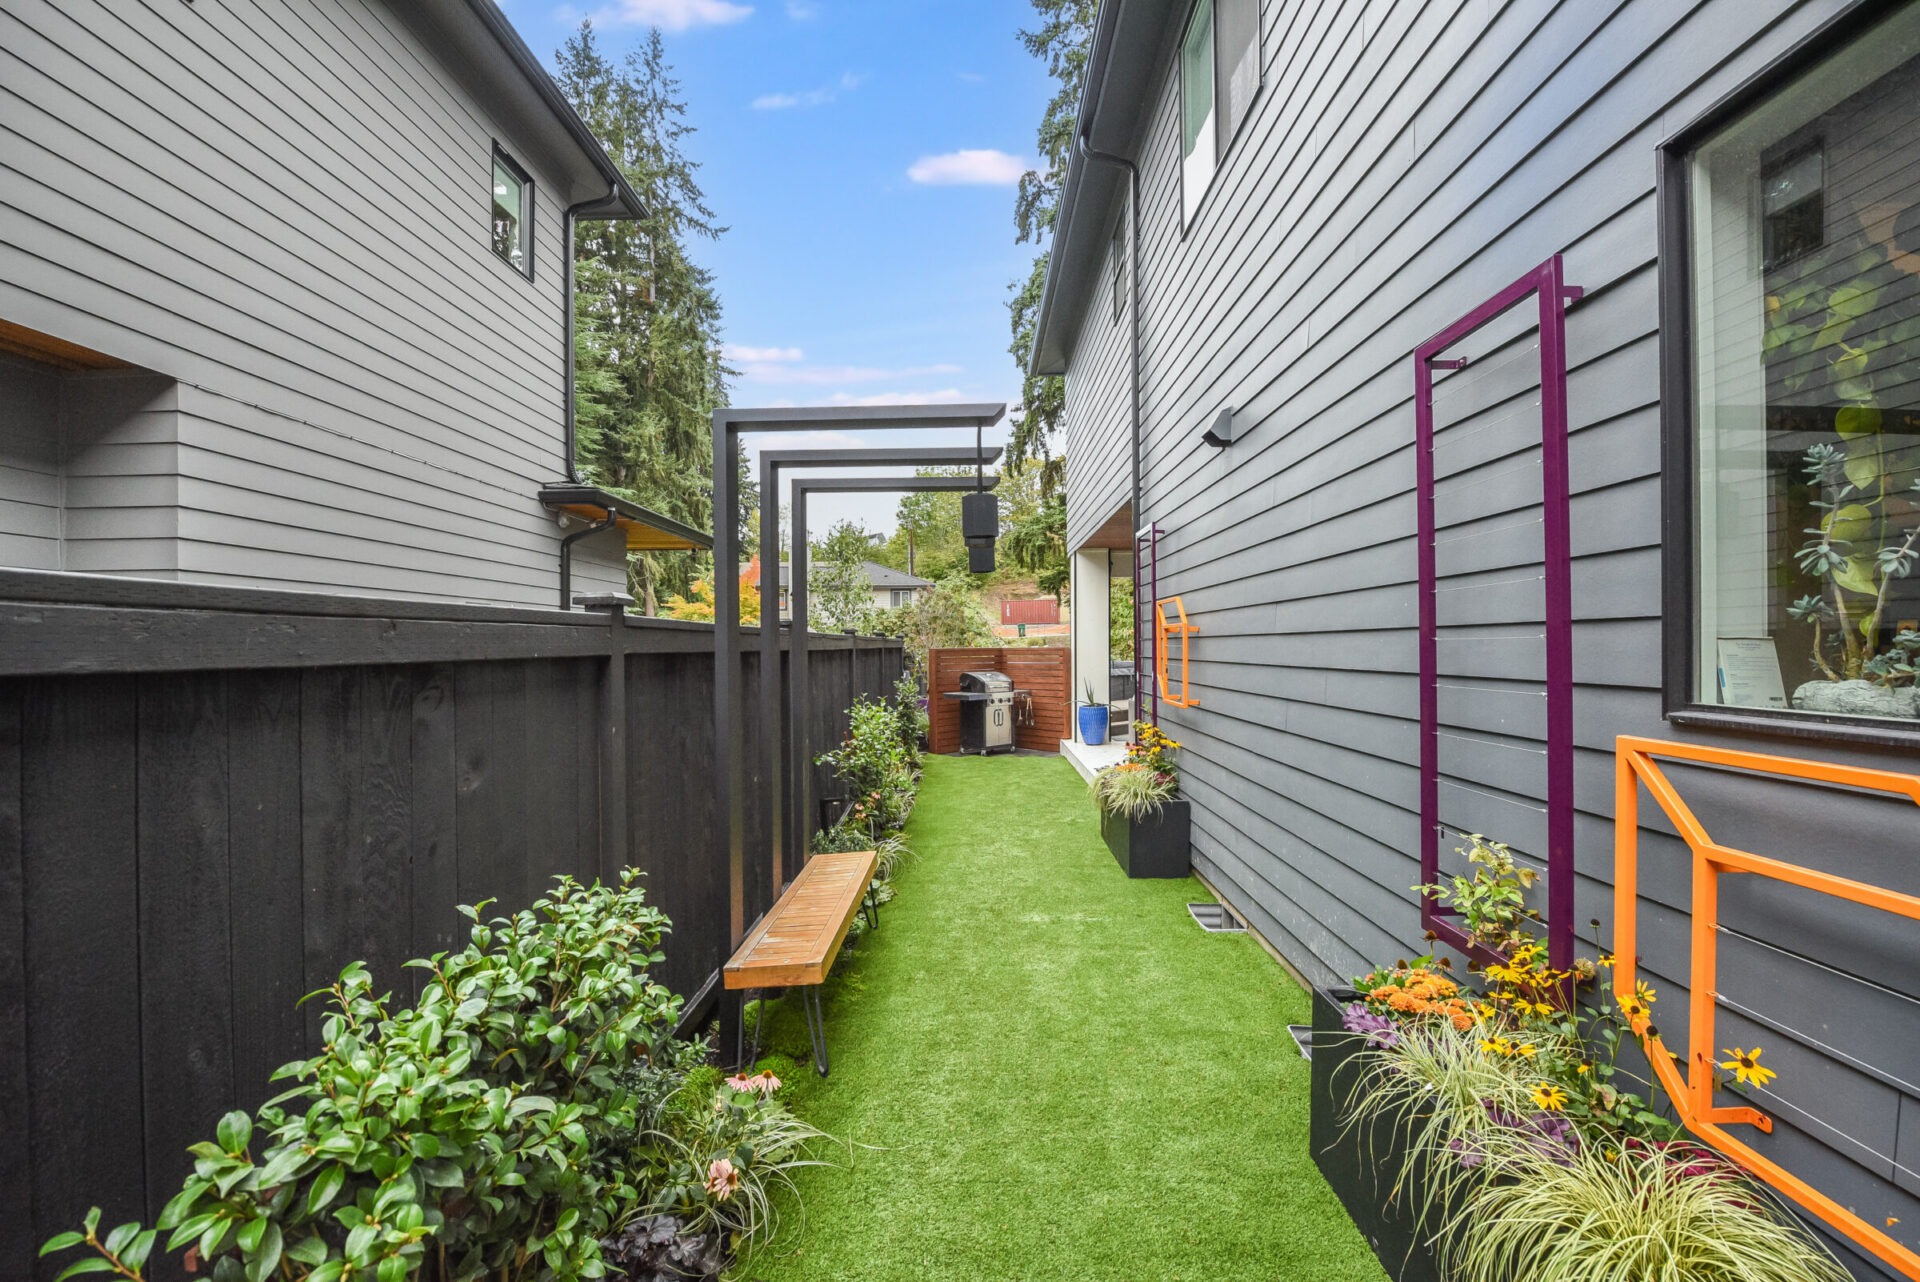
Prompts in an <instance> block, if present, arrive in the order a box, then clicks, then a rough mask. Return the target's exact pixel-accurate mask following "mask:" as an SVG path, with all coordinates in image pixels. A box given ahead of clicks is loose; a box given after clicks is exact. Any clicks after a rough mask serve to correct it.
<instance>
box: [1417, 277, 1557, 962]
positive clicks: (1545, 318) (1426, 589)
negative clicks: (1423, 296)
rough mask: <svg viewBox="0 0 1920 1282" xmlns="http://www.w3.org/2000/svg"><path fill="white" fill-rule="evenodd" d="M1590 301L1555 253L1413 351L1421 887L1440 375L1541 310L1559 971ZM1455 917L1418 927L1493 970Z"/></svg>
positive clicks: (1426, 844)
mask: <svg viewBox="0 0 1920 1282" xmlns="http://www.w3.org/2000/svg"><path fill="white" fill-rule="evenodd" d="M1582 293H1583V291H1582V290H1581V289H1580V287H1579V286H1577V285H1568V284H1566V281H1565V270H1564V267H1563V265H1562V263H1561V259H1560V255H1558V254H1555V255H1554V256H1553V257H1551V258H1549V259H1547V261H1546V262H1544V263H1541V264H1540V265H1539V266H1538V267H1536V268H1534V269H1533V270H1532V271H1530V272H1528V273H1527V274H1526V275H1524V276H1522V277H1521V278H1520V279H1519V280H1516V281H1514V282H1513V283H1512V284H1511V285H1508V286H1507V287H1506V288H1505V289H1502V290H1501V291H1500V292H1499V293H1497V294H1495V295H1493V297H1491V298H1489V299H1487V300H1486V301H1485V302H1484V303H1481V304H1480V305H1479V306H1478V307H1476V308H1474V309H1473V310H1472V311H1470V312H1468V313H1467V314H1466V315H1465V316H1462V317H1461V318H1460V319H1459V320H1457V321H1455V322H1454V323H1453V324H1451V325H1449V326H1447V327H1446V328H1445V329H1443V330H1441V331H1440V332H1439V333H1437V334H1435V335H1434V336H1433V337H1432V338H1429V339H1428V340H1427V341H1426V342H1424V343H1422V344H1420V346H1419V347H1417V348H1415V349H1414V353H1413V383H1414V436H1415V450H1414V455H1415V460H1416V468H1417V471H1418V477H1419V480H1418V495H1417V498H1418V509H1419V543H1420V879H1421V882H1422V883H1423V884H1432V883H1433V882H1436V881H1438V880H1439V877H1440V829H1441V820H1440V692H1439V678H1440V647H1439V601H1438V599H1437V597H1436V596H1435V593H1436V591H1437V589H1438V587H1439V581H1438V572H1437V565H1436V561H1437V557H1436V548H1435V533H1436V530H1435V517H1434V503H1433V498H1434V495H1433V491H1434V465H1433V435H1434V433H1433V371H1434V370H1436V369H1460V368H1463V367H1464V366H1465V365H1466V363H1467V361H1466V358H1465V357H1457V358H1453V359H1441V357H1440V353H1441V352H1444V351H1446V350H1447V349H1448V348H1450V347H1452V346H1453V345H1454V344H1456V343H1459V342H1460V341H1462V340H1463V339H1465V338H1467V337H1468V336H1469V335H1471V334H1473V333H1475V332H1477V331H1478V330H1480V329H1481V328H1482V327H1484V326H1485V325H1487V324H1489V323H1490V322H1491V321H1493V320H1494V319H1495V318H1496V317H1498V316H1501V315H1502V314H1504V313H1505V312H1507V311H1508V310H1509V309H1511V308H1513V307H1515V306H1517V305H1519V304H1520V303H1521V302H1522V301H1524V300H1525V299H1526V297H1527V296H1528V295H1529V294H1536V295H1538V297H1539V304H1540V456H1541V457H1540V503H1541V520H1542V524H1543V527H1544V529H1543V537H1542V561H1543V563H1544V564H1543V567H1542V577H1543V579H1544V584H1545V598H1546V633H1545V641H1546V660H1547V664H1546V687H1547V688H1546V697H1547V851H1546V862H1547V913H1546V930H1547V957H1548V964H1549V965H1551V966H1553V967H1554V968H1555V969H1556V970H1565V969H1568V968H1569V967H1570V966H1571V965H1572V964H1573V913H1574V908H1573V881H1574V873H1573V587H1572V554H1571V543H1572V536H1571V533H1570V522H1569V518H1568V508H1569V503H1570V499H1569V485H1568V472H1567V345H1566V337H1567V329H1566V304H1568V303H1570V302H1573V301H1574V300H1575V299H1578V298H1579V297H1580V296H1581V294H1582ZM1457 916H1458V914H1457V913H1456V912H1454V911H1453V910H1452V909H1450V908H1446V907H1444V906H1441V905H1438V904H1435V903H1434V902H1433V901H1432V900H1431V899H1428V898H1425V897H1424V896H1423V897H1422V898H1421V901H1420V921H1421V925H1422V927H1423V928H1424V929H1427V930H1430V931H1432V932H1433V933H1434V934H1435V936H1437V937H1438V938H1439V939H1440V940H1441V941H1442V942H1443V943H1446V944H1449V945H1451V946H1452V947H1454V948H1457V949H1459V950H1460V951H1462V952H1464V953H1467V954H1469V955H1471V956H1477V957H1479V958H1480V959H1482V960H1491V958H1492V954H1491V952H1490V950H1488V949H1485V948H1482V947H1479V946H1477V945H1475V944H1473V943H1472V941H1470V940H1469V939H1468V938H1467V934H1466V932H1465V931H1464V930H1462V929H1461V928H1460V927H1459V926H1458V925H1457V924H1455V922H1454V921H1453V920H1451V919H1452V918H1455V917H1457Z"/></svg>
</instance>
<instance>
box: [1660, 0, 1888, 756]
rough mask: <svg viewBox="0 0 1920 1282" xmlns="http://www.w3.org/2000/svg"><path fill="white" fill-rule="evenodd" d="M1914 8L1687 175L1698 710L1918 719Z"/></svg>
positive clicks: (1712, 147) (1799, 82) (1699, 155)
mask: <svg viewBox="0 0 1920 1282" xmlns="http://www.w3.org/2000/svg"><path fill="white" fill-rule="evenodd" d="M1917 125H1920V10H1914V9H1909V10H1907V11H1906V12H1904V13H1903V14H1901V15H1900V16H1898V17H1896V18H1894V19H1892V20H1891V21H1890V22H1888V23H1886V24H1885V25H1883V26H1882V27H1881V28H1879V29H1878V30H1875V31H1873V32H1871V33H1868V34H1866V35H1864V36H1863V38H1862V39H1861V40H1860V41H1858V42H1857V43H1856V44H1854V45H1852V46H1850V47H1849V48H1847V49H1845V50H1843V51H1841V52H1840V53H1838V54H1836V55H1834V56H1833V57H1831V58H1829V59H1827V60H1826V61H1824V62H1823V63H1821V64H1820V65H1818V66H1817V67H1815V68H1813V69H1811V70H1810V71H1809V72H1807V73H1806V74H1804V75H1802V76H1800V77H1798V78H1797V79H1795V80H1793V81H1791V82H1790V83H1788V84H1787V85H1786V86H1785V87H1784V88H1783V89H1782V90H1781V92H1780V93H1779V94H1778V95H1776V96H1775V97H1773V98H1771V99H1769V100H1768V101H1766V102H1765V103H1763V104H1762V105H1760V106H1759V107H1757V108H1755V109H1753V110H1751V111H1749V112H1748V113H1746V114H1745V115H1744V116H1742V117H1741V118H1739V119H1738V120H1736V121H1735V122H1734V123H1733V124H1731V125H1729V126H1728V127H1727V128H1725V129H1723V130H1722V131H1721V132H1720V133H1719V134H1717V135H1716V136H1714V137H1713V138H1712V139H1711V140H1709V141H1708V142H1706V143H1704V144H1702V145H1701V146H1700V147H1698V148H1697V149H1696V150H1695V151H1694V153H1693V154H1692V155H1691V156H1690V157H1689V158H1688V159H1689V176H1688V184H1689V193H1688V194H1689V207H1690V212H1691V220H1692V225H1691V227H1690V232H1689V235H1690V241H1691V243H1690V251H1691V253H1690V260H1691V261H1690V263H1689V271H1690V273H1691V280H1692V298H1693V305H1694V317H1693V319H1694V335H1693V344H1694V347H1693V368H1694V374H1695V385H1696V391H1695V404H1694V423H1695V442H1694V444H1695V457H1696V460H1697V466H1696V476H1695V490H1694V498H1695V526H1696V528H1695V535H1696V549H1695V550H1696V557H1697V561H1696V564H1697V570H1698V573H1697V575H1696V580H1697V583H1698V591H1697V600H1696V602H1695V606H1696V619H1697V627H1696V645H1697V653H1696V659H1695V665H1694V666H1695V671H1696V672H1697V673H1698V674H1699V688H1698V689H1697V690H1696V691H1695V692H1694V693H1695V697H1696V698H1697V699H1698V701H1699V702H1702V703H1708V704H1729V705H1737V706H1746V707H1773V708H1788V707H1791V708H1798V709H1802V710H1806V711H1812V712H1824V713H1844V714H1851V715H1859V716H1874V717H1894V718H1901V719H1911V718H1914V717H1916V716H1920V704H1917V702H1916V698H1915V692H1914V669H1915V667H1916V666H1920V577H1916V576H1915V574H1914V571H1915V569H1916V567H1917V566H1920V148H1916V147H1915V146H1914V143H1913V139H1914V136H1915V129H1916V126H1917Z"/></svg>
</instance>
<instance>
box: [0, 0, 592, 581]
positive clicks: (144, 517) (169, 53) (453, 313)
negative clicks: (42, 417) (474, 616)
mask: <svg viewBox="0 0 1920 1282" xmlns="http://www.w3.org/2000/svg"><path fill="white" fill-rule="evenodd" d="M406 8H407V6H393V5H388V4H386V3H383V2H381V0H318V2H308V0H300V2H297V3H296V2H294V0H248V2H247V3H240V4H228V5H216V6H206V5H201V6H195V5H186V4H178V3H128V4H121V3H115V2H110V0H77V2H75V3H60V4H55V3H50V2H48V0H19V2H18V3H9V4H6V5H4V6H0V321H5V322H10V323H11V324H14V325H17V326H22V327H25V328H26V329H28V330H32V331H36V332H39V333H43V334H46V335H51V336H54V337H56V338H58V339H61V340H65V341H67V342H71V343H78V344H81V345H82V346H84V347H86V348H89V349H92V350H95V351H98V352H102V353H106V354H107V355H110V356H112V357H114V358H117V359H119V360H122V361H125V362H127V363H129V364H131V365H133V366H136V367H138V368H139V369H141V370H145V371H150V372H151V374H153V375H158V376H161V377H162V378H164V379H165V380H167V387H168V391H167V393H166V395H167V398H168V403H167V405H166V407H165V408H166V413H165V416H164V420H163V421H160V420H157V421H156V423H155V430H156V433H157V435H155V436H154V437H152V438H144V439H151V440H152V441H153V442H154V443H155V444H156V445H157V444H159V443H160V442H161V441H162V440H163V441H164V445H165V452H164V457H161V455H160V454H159V453H158V452H157V451H156V450H149V451H147V453H146V454H145V455H143V456H137V455H135V454H130V453H129V452H128V451H125V450H121V451H118V452H115V451H104V452H103V451H102V450H101V449H100V448H99V447H98V445H97V444H95V443H93V442H90V441H88V440H85V439H83V438H81V437H77V436H76V435H75V434H74V433H75V429H73V427H72V426H71V424H70V425H69V428H68V430H67V434H66V435H65V436H61V437H56V438H55V441H54V443H53V444H52V445H51V446H50V449H51V453H50V454H46V455H45V458H44V459H43V462H42V463H41V464H40V465H38V466H39V469H40V470H39V473H37V474H34V475H30V474H28V473H22V474H21V475H20V476H19V477H17V478H15V479H14V481H10V482H6V483H0V486H4V488H0V562H4V563H5V564H9V565H18V566H23V567H32V568H54V569H77V570H90V571H102V572H112V573H128V574H140V575H146V576H153V577H166V578H178V579H186V580H193V581H199V582H207V583H233V584H253V585H270V586H288V587H299V588H308V589H317V590H322V591H331V592H374V593H380V594H386V595H396V596H408V597H420V598H440V599H448V600H482V601H495V602H502V603H519V604H538V605H546V604H548V603H550V602H551V601H552V600H553V596H554V592H555V585H556V583H557V569H556V564H557V555H558V540H559V535H560V532H559V530H558V529H557V527H556V525H555V523H554V519H553V517H552V516H551V515H550V514H548V513H547V512H545V511H544V510H543V509H542V508H541V506H540V505H539V503H538V502H537V501H536V499H535V497H534V495H535V491H536V490H537V489H538V487H539V486H540V484H542V483H544V482H548V481H552V480H554V479H556V478H558V477H561V476H563V475H564V474H565V472H566V460H565V458H564V457H563V454H564V443H563V435H564V430H563V424H564V414H563V411H564V403H563V396H564V376H565V366H564V364H563V360H562V352H563V344H564V336H563V328H562V326H563V315H562V307H563V293H564V284H565V276H564V272H563V252H564V251H563V225H562V218H561V213H562V210H563V209H564V208H565V207H566V206H567V205H568V204H569V203H572V202H575V201H579V200H583V199H588V198H592V197H596V196H600V195H603V194H604V192H605V185H604V183H602V184H601V185H600V187H599V188H598V189H596V190H592V191H587V190H574V188H575V186H578V185H583V184H577V183H576V182H575V181H574V179H573V178H572V177H571V176H570V174H569V171H568V170H567V169H565V168H563V167H561V166H559V165H558V163H557V162H552V161H550V160H549V158H548V152H547V147H548V144H549V140H548V139H546V138H545V137H543V136H529V133H530V130H532V128H533V126H532V125H531V124H530V123H529V121H530V119H531V117H530V116H529V115H527V114H526V113H525V112H524V111H523V110H522V109H521V108H520V105H519V104H517V103H516V104H511V105H509V104H508V103H507V102H506V101H505V100H504V99H503V98H502V97H501V96H499V95H494V96H492V97H489V96H488V95H487V93H486V92H485V91H484V89H483V87H482V86H481V85H480V84H479V82H478V81H477V80H476V79H475V78H474V74H473V73H471V72H470V71H468V70H466V69H464V68H462V64H461V62H460V60H459V58H458V57H457V56H455V55H453V54H452V53H450V52H449V51H447V50H445V49H442V48H439V47H438V45H437V44H436V42H435V41H434V40H433V39H431V38H429V37H427V36H423V35H422V34H421V30H423V29H424V28H421V27H420V25H419V22H418V21H417V20H411V19H409V18H406V17H403V10H405V9H406ZM490 103H491V104H492V105H491V107H490V105H489V104H490ZM495 140H498V142H499V143H500V145H501V146H502V147H503V148H504V149H505V150H507V151H508V152H509V153H510V154H511V155H513V157H514V159H515V160H517V161H518V162H519V163H520V164H521V165H522V166H524V167H525V168H527V169H528V171H529V172H530V173H531V174H532V177H533V180H534V183H535V197H534V216H533V243H532V254H533V259H534V270H533V273H532V279H528V278H527V277H526V276H525V275H522V274H521V273H519V272H517V271H515V270H514V269H513V268H511V267H509V266H508V265H507V264H505V263H503V262H501V261H500V260H499V259H498V258H496V257H495V256H494V254H493V252H492V249H491V245H490V240H489V235H490V224H489V214H488V208H489V199H490V197H489V191H490V184H491V172H492V171H491V164H492V162H491V155H492V147H493V144H494V142H495ZM20 368H21V367H16V364H15V363H14V362H9V363H8V365H7V366H6V367H5V368H3V369H0V387H4V388H6V389H11V388H13V387H15V386H20V387H23V388H33V389H36V390H37V389H38V388H39V386H40V384H42V383H44V382H46V381H47V380H46V379H45V377H44V376H35V375H32V374H27V373H23V372H20ZM65 377H66V382H67V383H68V384H69V385H85V386H92V385H94V384H95V383H96V382H97V381H98V380H99V379H101V378H104V377H107V375H105V374H96V373H92V372H80V373H73V374H69V375H67V376H65ZM0 399H12V397H11V394H10V396H9V397H7V398H0ZM0 412H5V413H8V416H9V420H10V419H11V417H12V414H11V411H0ZM68 417H69V420H71V418H72V416H71V415H69V416H68ZM10 427H11V423H10V422H6V423H0V428H10ZM5 437H6V439H5V440H4V442H0V452H4V453H3V454H0V457H5V458H7V459H9V460H11V459H13V458H17V457H19V455H20V454H21V452H22V450H23V449H24V448H25V438H16V437H15V435H14V433H13V432H12V431H11V430H8V431H7V432H6V433H5ZM51 464H57V465H63V466H54V467H52V470H51V472H49V471H48V466H49V465H51ZM162 464H164V466H165V468H166V470H167V473H168V474H170V476H171V478H172V479H170V480H167V481H165V482H162V481H161V480H160V475H161V474H160V473H158V472H156V471H154V470H153V469H154V468H155V467H157V466H160V465H162ZM11 470H12V469H10V468H9V469H8V471H11ZM45 475H51V476H53V477H54V480H53V481H51V482H49V481H47V480H45V479H36V477H44V476H45ZM81 475H84V476H85V477H87V478H88V479H87V482H86V484H84V485H83V484H81V482H80V481H79V480H78V479H76V478H77V477H78V476H81ZM63 477H64V479H62V478H63ZM136 478H138V479H136ZM61 485H64V486H65V489H66V496H65V502H66V505H67V506H66V513H67V523H66V526H65V529H64V530H61V529H60V526H59V521H58V519H57V518H58V515H59V513H60V505H59V503H58V501H57V499H58V496H59V488H60V486H61ZM76 490H80V491H85V492H91V493H92V494H94V495H95V496H96V497H98V496H103V495H104V496H110V497H107V498H99V500H98V501H99V506H96V507H95V508H93V509H91V511H92V515H90V516H88V517H86V518H85V519H81V520H76V519H75V515H74V514H75V512H76V510H77V508H78V507H81V506H84V504H85V502H86V493H85V492H83V493H76ZM108 508H111V509H115V510H112V511H108V510H105V509H108ZM49 520H51V521H52V528H53V529H54V530H55V531H56V532H55V533H54V534H52V535H49V534H48V533H46V529H47V527H48V522H49ZM49 538H52V539H53V540H55V541H54V542H53V543H52V544H51V545H50V544H48V542H47V540H48V539H49ZM623 567H624V554H623V551H622V549H621V547H620V545H619V540H618V537H617V536H613V535H602V536H596V537H595V538H593V539H590V540H587V541H586V542H584V543H583V544H581V545H579V546H578V547H577V548H576V561H575V576H576V578H575V583H576V585H577V586H578V587H579V589H580V590H583V591H585V590H606V589H612V588H619V587H621V586H623V584H624V577H625V575H624V568H623Z"/></svg>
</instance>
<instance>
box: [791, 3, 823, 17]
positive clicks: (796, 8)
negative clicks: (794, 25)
mask: <svg viewBox="0 0 1920 1282" xmlns="http://www.w3.org/2000/svg"><path fill="white" fill-rule="evenodd" d="M787 16H788V17H789V18H792V19H793V20H794V21H795V22H805V21H807V20H808V19H809V18H817V17H819V16H820V6H819V5H817V4H807V3H805V0H787Z"/></svg>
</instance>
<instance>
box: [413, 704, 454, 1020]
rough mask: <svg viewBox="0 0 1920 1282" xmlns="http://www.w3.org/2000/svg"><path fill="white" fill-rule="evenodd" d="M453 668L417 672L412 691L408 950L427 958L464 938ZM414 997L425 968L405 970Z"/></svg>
mask: <svg viewBox="0 0 1920 1282" xmlns="http://www.w3.org/2000/svg"><path fill="white" fill-rule="evenodd" d="M454 672H455V670H454V669H450V668H429V669H427V670H425V671H423V672H421V673H420V674H419V675H420V679H419V681H418V683H417V684H416V685H415V686H414V690H413V727H412V739H411V741H410V743H409V747H410V749H411V752H412V762H413V810H412V816H411V817H412V820H413V852H412V858H413V867H412V888H411V895H412V902H413V922H412V927H411V938H412V940H413V953H414V955H415V956H419V957H431V956H433V955H434V954H435V953H442V952H452V951H454V950H456V949H458V948H459V947H460V946H461V945H462V944H464V943H465V941H466V932H465V931H464V930H462V929H461V927H462V925H463V924H464V923H465V920H466V919H465V918H463V917H461V916H460V914H459V913H458V912H457V911H456V907H457V905H458V904H459V903H460V902H461V900H460V864H459V854H458V851H459V832H458V828H457V819H456V815H457V813H458V806H457V797H458V794H459V782H458V780H459V749H458V736H457V734H456V730H455V727H456V723H457V721H458V718H459V705H458V703H457V701H456V699H455V695H454V688H455V676H454ZM409 973H410V975H411V976H412V980H413V986H412V987H413V993H414V995H415V996H418V995H419V993H420V987H421V985H422V984H423V983H424V982H425V972H423V971H419V970H414V971H411V972H409Z"/></svg>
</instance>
